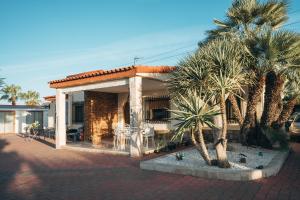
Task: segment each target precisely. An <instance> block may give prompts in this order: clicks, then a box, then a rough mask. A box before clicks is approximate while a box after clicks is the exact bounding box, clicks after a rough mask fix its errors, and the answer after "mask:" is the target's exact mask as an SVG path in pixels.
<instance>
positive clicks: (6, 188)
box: [0, 138, 22, 199]
mask: <svg viewBox="0 0 300 200" xmlns="http://www.w3.org/2000/svg"><path fill="white" fill-rule="evenodd" d="M7 145H9V142H7V140H5V139H2V138H0V199H22V197H21V196H18V194H16V193H14V192H13V191H11V188H10V187H11V183H12V182H13V180H14V178H15V175H16V173H17V172H18V171H19V169H20V165H21V162H22V161H21V159H20V157H19V155H18V154H17V153H16V152H14V151H13V152H5V151H4V148H5V147H6V146H7Z"/></svg>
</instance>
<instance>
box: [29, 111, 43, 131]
mask: <svg viewBox="0 0 300 200" xmlns="http://www.w3.org/2000/svg"><path fill="white" fill-rule="evenodd" d="M36 121H37V122H39V124H40V127H39V128H43V112H42V111H29V112H28V114H27V115H26V124H32V123H34V122H36Z"/></svg>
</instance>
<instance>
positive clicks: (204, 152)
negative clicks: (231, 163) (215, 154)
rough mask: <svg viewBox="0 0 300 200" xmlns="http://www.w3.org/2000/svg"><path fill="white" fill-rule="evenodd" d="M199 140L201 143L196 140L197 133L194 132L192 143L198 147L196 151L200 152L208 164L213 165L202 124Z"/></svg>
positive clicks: (199, 128) (199, 129) (199, 130)
mask: <svg viewBox="0 0 300 200" xmlns="http://www.w3.org/2000/svg"><path fill="white" fill-rule="evenodd" d="M198 140H199V142H198V141H197V140H196V137H195V132H194V131H193V130H192V141H193V143H194V145H195V146H196V149H197V150H198V151H199V153H200V155H201V156H202V158H203V159H204V160H205V162H206V164H207V165H211V159H210V157H209V154H208V150H207V148H206V145H205V142H204V137H203V132H202V125H201V124H199V125H198Z"/></svg>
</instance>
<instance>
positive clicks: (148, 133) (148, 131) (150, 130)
mask: <svg viewBox="0 0 300 200" xmlns="http://www.w3.org/2000/svg"><path fill="white" fill-rule="evenodd" d="M142 134H143V139H144V140H143V141H144V142H145V143H146V146H145V147H146V148H147V149H149V138H151V140H152V146H153V148H155V141H154V127H151V126H149V125H144V128H143V129H142Z"/></svg>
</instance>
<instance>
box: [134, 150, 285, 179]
mask: <svg viewBox="0 0 300 200" xmlns="http://www.w3.org/2000/svg"><path fill="white" fill-rule="evenodd" d="M288 155H289V151H283V152H278V154H277V155H275V156H274V157H273V159H272V160H271V161H270V163H269V164H268V165H267V166H266V167H265V168H264V169H252V170H240V171H228V170H226V169H220V168H211V169H207V168H206V169H201V168H192V167H185V166H177V165H171V164H162V163H155V162H153V161H154V160H155V159H157V158H155V159H151V160H146V161H141V162H140V168H141V169H144V170H152V171H160V172H167V173H174V174H183V175H192V176H197V177H201V178H208V179H220V180H234V181H250V180H256V179H260V178H265V177H269V176H275V175H276V174H277V173H278V172H279V171H280V169H281V167H282V165H283V163H284V161H285V160H286V159H287V157H288ZM166 156H168V155H165V156H162V157H166ZM162 157H159V158H162Z"/></svg>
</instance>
